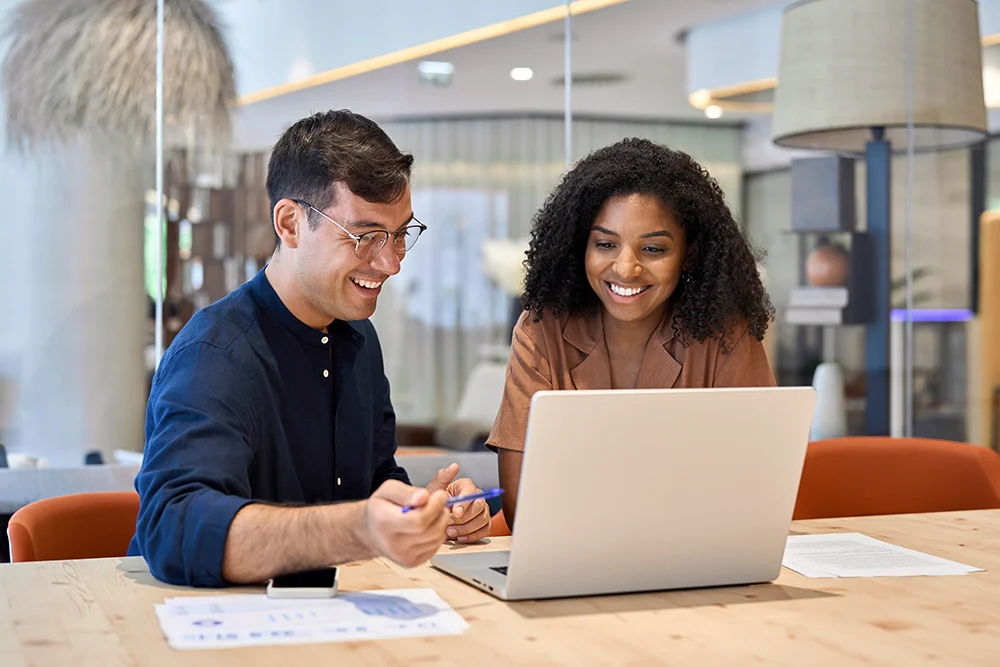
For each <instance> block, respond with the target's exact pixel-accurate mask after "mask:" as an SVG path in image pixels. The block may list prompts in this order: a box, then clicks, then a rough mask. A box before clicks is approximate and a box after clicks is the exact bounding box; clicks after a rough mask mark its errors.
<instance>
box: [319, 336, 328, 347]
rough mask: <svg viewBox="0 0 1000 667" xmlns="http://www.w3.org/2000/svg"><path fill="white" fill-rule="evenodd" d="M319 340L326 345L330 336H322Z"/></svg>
mask: <svg viewBox="0 0 1000 667" xmlns="http://www.w3.org/2000/svg"><path fill="white" fill-rule="evenodd" d="M319 342H321V343H323V345H326V344H327V343H329V342H330V337H329V336H323V338H321V339H320V341H319Z"/></svg>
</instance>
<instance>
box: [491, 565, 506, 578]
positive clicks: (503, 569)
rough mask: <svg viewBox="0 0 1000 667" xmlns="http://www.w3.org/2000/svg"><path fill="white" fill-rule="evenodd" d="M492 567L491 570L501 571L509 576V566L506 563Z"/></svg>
mask: <svg viewBox="0 0 1000 667" xmlns="http://www.w3.org/2000/svg"><path fill="white" fill-rule="evenodd" d="M490 569H491V570H496V571H497V572H499V573H500V574H502V575H504V576H505V577H506V576H507V566H506V565H504V566H502V567H491V568H490Z"/></svg>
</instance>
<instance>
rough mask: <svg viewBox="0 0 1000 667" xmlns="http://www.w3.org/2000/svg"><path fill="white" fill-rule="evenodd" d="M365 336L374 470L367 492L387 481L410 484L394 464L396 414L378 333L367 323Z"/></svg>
mask: <svg viewBox="0 0 1000 667" xmlns="http://www.w3.org/2000/svg"><path fill="white" fill-rule="evenodd" d="M367 325H368V326H367V331H366V332H365V336H366V338H367V339H368V343H369V344H370V345H372V347H373V349H374V351H375V352H374V354H373V355H372V357H371V358H372V383H373V387H372V390H373V392H374V396H373V399H372V400H373V403H372V405H373V408H374V409H373V414H374V415H375V438H374V444H375V471H374V474H373V475H372V486H371V490H370V493H375V490H376V489H377V488H378V487H380V486H381V485H382V484H383V483H384V482H385V481H387V480H390V479H395V480H399V481H400V482H403V483H404V484H409V483H410V478H409V476H408V475H407V474H406V470H404V469H403V468H402V467H401V466H399V465H397V464H396V412H395V410H394V409H393V407H392V400H391V399H390V396H389V393H390V392H389V379H388V378H387V377H386V376H385V363H384V361H383V359H382V346H381V345H380V343H379V340H378V334H377V333H376V332H375V327H374V326H373V325H372V324H371V322H368V323H367Z"/></svg>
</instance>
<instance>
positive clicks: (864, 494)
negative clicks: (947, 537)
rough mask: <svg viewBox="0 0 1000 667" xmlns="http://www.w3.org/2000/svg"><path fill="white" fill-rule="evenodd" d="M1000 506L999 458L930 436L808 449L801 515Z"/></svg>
mask: <svg viewBox="0 0 1000 667" xmlns="http://www.w3.org/2000/svg"><path fill="white" fill-rule="evenodd" d="M995 508H1000V455H998V454H997V453H996V452H994V451H992V450H990V449H987V448H986V447H980V446H979V445H970V444H966V443H961V442H949V441H947V440H928V439H925V438H887V437H854V438H835V439H831V440H820V441H817V442H811V443H809V448H808V449H807V450H806V459H805V465H804V467H803V469H802V480H801V482H800V484H799V495H798V498H797V500H796V503H795V512H794V515H793V518H795V519H823V518H831V517H846V516H867V515H873V514H910V513H919V512H946V511H957V510H974V509H995Z"/></svg>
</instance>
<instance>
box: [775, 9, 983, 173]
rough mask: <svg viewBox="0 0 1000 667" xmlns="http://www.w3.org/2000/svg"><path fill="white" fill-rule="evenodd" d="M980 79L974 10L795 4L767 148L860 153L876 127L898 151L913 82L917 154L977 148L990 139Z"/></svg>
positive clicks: (785, 26)
mask: <svg viewBox="0 0 1000 667" xmlns="http://www.w3.org/2000/svg"><path fill="white" fill-rule="evenodd" d="M909 12H912V23H911V20H910V16H911V15H910V14H909ZM911 27H912V33H911V34H912V37H911V39H909V40H908V39H907V33H908V32H909V31H910V28H911ZM911 55H912V63H911V64H910V66H909V67H908V66H907V59H908V56H911ZM982 71H983V68H982V52H981V47H980V41H979V18H978V7H977V3H976V2H975V0H878V1H877V2H873V1H872V0H804V1H803V2H797V3H794V4H791V5H789V6H788V7H786V8H785V11H784V14H783V16H782V26H781V52H780V64H779V68H778V87H777V90H776V92H775V108H774V119H773V124H772V128H773V129H772V139H773V140H774V142H775V143H776V144H779V145H781V146H786V147H789V148H807V149H817V150H834V151H840V152H847V153H852V152H858V153H860V152H863V151H864V150H865V145H866V143H867V142H868V141H869V140H870V139H871V137H872V129H873V128H875V127H881V128H885V138H886V139H888V140H889V141H890V142H891V143H892V145H893V147H894V148H903V147H905V146H906V145H907V134H906V126H907V120H908V113H907V111H908V109H907V106H908V99H907V98H908V90H907V80H908V76H912V91H910V93H911V94H912V104H913V107H912V109H913V116H912V118H913V124H914V132H913V136H914V148H915V149H931V148H947V147H955V146H962V145H966V144H970V143H974V142H976V141H979V140H980V139H982V138H983V136H984V135H985V134H986V132H987V124H986V106H985V104H984V101H983V79H982V76H983V75H982Z"/></svg>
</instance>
